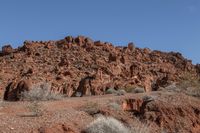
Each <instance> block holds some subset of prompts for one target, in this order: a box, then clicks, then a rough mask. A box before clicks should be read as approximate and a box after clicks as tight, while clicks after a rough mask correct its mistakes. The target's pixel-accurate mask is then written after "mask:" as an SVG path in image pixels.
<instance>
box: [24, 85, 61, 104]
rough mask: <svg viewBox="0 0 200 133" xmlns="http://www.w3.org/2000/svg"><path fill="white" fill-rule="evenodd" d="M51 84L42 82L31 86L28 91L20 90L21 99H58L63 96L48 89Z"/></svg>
mask: <svg viewBox="0 0 200 133" xmlns="http://www.w3.org/2000/svg"><path fill="white" fill-rule="evenodd" d="M50 89H51V84H49V83H46V82H42V83H38V84H35V85H33V86H32V88H31V90H30V91H24V92H22V94H21V95H22V96H21V97H22V99H23V100H28V101H46V100H58V99H61V98H62V97H63V96H62V95H61V94H55V93H53V92H51V91H50Z"/></svg>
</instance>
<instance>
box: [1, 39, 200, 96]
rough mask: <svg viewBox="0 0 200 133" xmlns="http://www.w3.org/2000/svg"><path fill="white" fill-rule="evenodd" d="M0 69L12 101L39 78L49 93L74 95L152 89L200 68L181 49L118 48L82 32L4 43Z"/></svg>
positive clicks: (195, 75) (3, 87) (179, 78)
mask: <svg viewBox="0 0 200 133" xmlns="http://www.w3.org/2000/svg"><path fill="white" fill-rule="evenodd" d="M0 67H1V70H0V81H1V84H0V89H1V95H2V97H3V93H4V91H5V90H6V87H7V89H9V90H8V92H9V95H8V96H6V98H7V99H10V100H17V99H19V98H18V97H17V96H15V94H11V93H12V92H14V93H15V91H13V90H20V89H22V90H24V89H26V90H29V89H31V88H33V87H31V86H34V85H35V84H37V83H41V82H45V83H48V84H50V85H51V91H52V92H55V93H61V94H64V95H66V96H68V97H72V96H83V95H103V94H105V91H106V90H108V89H110V88H112V89H115V90H119V89H123V90H125V91H127V92H131V91H133V90H134V89H135V88H136V87H142V88H144V90H145V91H146V92H150V91H154V90H158V89H159V88H160V87H165V86H167V85H169V84H171V83H176V82H179V81H180V80H181V79H182V78H184V77H185V76H187V75H190V76H191V77H197V76H199V66H198V65H197V66H195V65H193V64H192V63H191V61H190V60H187V59H185V58H184V57H183V56H182V55H181V54H180V53H176V52H169V53H167V52H161V51H156V50H151V49H148V48H144V49H140V48H137V47H136V46H135V45H134V44H133V43H129V44H127V45H126V46H123V47H120V46H117V47H116V46H114V45H113V44H111V43H107V42H101V41H93V40H92V39H90V38H87V37H83V36H78V37H76V38H74V37H71V36H68V37H66V38H65V39H62V40H58V41H35V42H34V41H25V42H24V44H23V46H21V47H19V48H17V49H13V48H12V47H11V46H10V45H6V46H4V47H3V48H2V51H1V53H0ZM17 86H19V87H18V88H17ZM20 86H25V87H20Z"/></svg>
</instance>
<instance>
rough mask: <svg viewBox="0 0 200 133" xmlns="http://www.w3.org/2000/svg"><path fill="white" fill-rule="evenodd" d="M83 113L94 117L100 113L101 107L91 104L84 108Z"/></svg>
mask: <svg viewBox="0 0 200 133" xmlns="http://www.w3.org/2000/svg"><path fill="white" fill-rule="evenodd" d="M82 108H83V109H82V111H84V112H86V113H88V114H89V115H91V116H94V115H96V114H98V113H99V112H100V110H99V105H98V104H97V103H93V102H89V103H87V104H86V105H84V106H83V107H82Z"/></svg>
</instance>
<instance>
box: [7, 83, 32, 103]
mask: <svg viewBox="0 0 200 133" xmlns="http://www.w3.org/2000/svg"><path fill="white" fill-rule="evenodd" d="M30 88H31V83H30V81H28V80H21V81H19V82H17V81H13V82H11V83H9V84H8V86H7V87H6V89H5V93H4V97H3V99H4V100H7V101H18V100H20V98H21V93H22V92H24V91H29V90H30Z"/></svg>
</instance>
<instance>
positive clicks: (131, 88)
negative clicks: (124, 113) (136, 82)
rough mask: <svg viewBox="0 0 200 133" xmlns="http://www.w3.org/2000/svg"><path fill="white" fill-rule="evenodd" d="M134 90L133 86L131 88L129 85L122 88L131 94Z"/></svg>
mask: <svg viewBox="0 0 200 133" xmlns="http://www.w3.org/2000/svg"><path fill="white" fill-rule="evenodd" d="M134 89H135V86H131V85H128V86H126V87H125V88H124V90H125V91H126V92H128V93H131V92H133V90H134Z"/></svg>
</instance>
